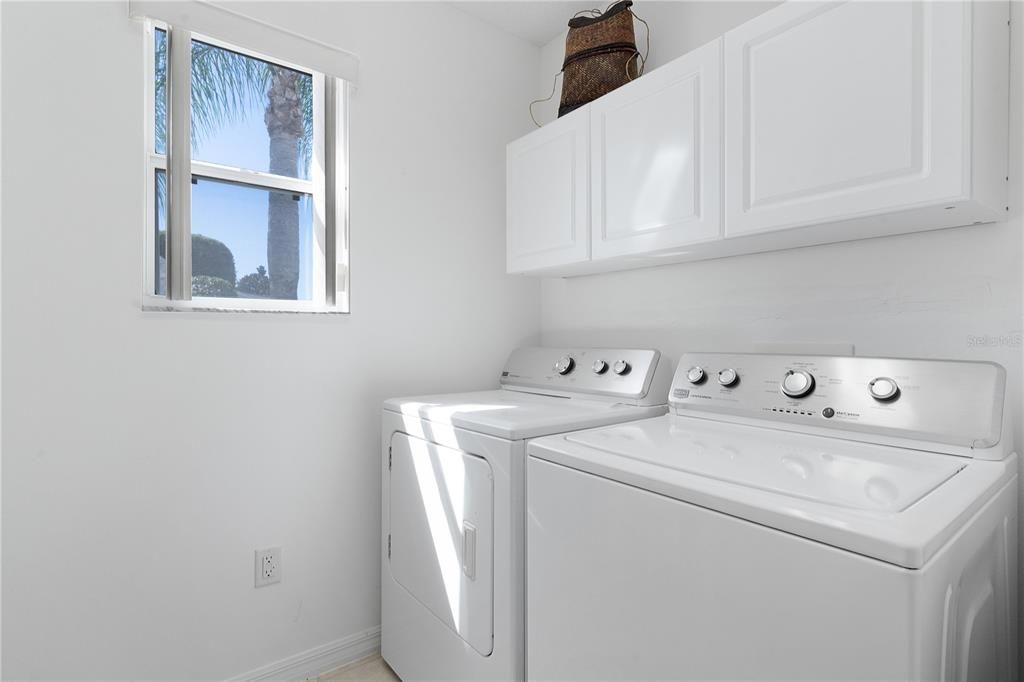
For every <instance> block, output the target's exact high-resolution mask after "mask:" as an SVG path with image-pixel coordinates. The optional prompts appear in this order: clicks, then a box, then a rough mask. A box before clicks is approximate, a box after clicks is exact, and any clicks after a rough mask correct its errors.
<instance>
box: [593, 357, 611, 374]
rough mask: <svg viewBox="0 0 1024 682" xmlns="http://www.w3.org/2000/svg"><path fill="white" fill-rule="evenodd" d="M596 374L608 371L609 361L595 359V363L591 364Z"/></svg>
mask: <svg viewBox="0 0 1024 682" xmlns="http://www.w3.org/2000/svg"><path fill="white" fill-rule="evenodd" d="M590 369H591V370H593V372H594V374H604V373H605V372H607V371H608V363H607V362H605V361H604V360H594V364H592V365H591V366H590Z"/></svg>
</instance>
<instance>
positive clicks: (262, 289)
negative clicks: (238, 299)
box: [238, 265, 270, 296]
mask: <svg viewBox="0 0 1024 682" xmlns="http://www.w3.org/2000/svg"><path fill="white" fill-rule="evenodd" d="M238 290H239V291H240V292H242V293H243V294H249V295H250V296H269V295H270V277H269V276H268V275H267V269H266V268H265V267H263V266H262V265H260V266H258V267H257V268H256V272H252V273H249V274H248V275H246V276H245V277H243V278H242V279H240V280H238Z"/></svg>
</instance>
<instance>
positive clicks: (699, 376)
mask: <svg viewBox="0 0 1024 682" xmlns="http://www.w3.org/2000/svg"><path fill="white" fill-rule="evenodd" d="M705 379H707V374H706V373H705V372H704V368H703V367H698V366H696V365H694V366H693V367H691V368H690V369H688V370H686V380H687V381H689V382H690V383H691V384H699V383H702V382H703V381H704V380H705Z"/></svg>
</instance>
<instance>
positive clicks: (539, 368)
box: [381, 348, 672, 680]
mask: <svg viewBox="0 0 1024 682" xmlns="http://www.w3.org/2000/svg"><path fill="white" fill-rule="evenodd" d="M671 380H672V369H671V367H669V363H668V361H667V360H666V359H665V358H663V357H662V356H661V354H660V353H659V352H658V351H656V350H630V349H568V348H560V349H554V348H523V349H519V350H516V351H515V352H513V353H512V355H511V357H510V358H509V359H508V362H507V363H506V364H505V367H504V369H503V371H502V372H501V376H500V378H499V379H498V382H497V384H498V385H499V387H500V388H499V389H497V390H490V391H481V392H473V393H457V394H449V395H428V396H420V397H413V398H395V399H392V400H388V401H386V402H385V403H384V411H383V427H382V455H383V456H382V466H383V470H382V481H383V490H382V494H383V508H382V521H383V523H382V554H381V566H382V570H381V589H382V604H381V653H382V655H383V657H384V660H386V661H387V662H388V664H389V665H390V666H391V667H392V668H393V669H394V670H395V672H396V673H397V674H398V675H399V676H400V677H401V678H402V679H408V680H413V679H433V680H442V679H445V680H448V679H475V680H479V679H503V680H517V679H523V677H524V675H525V619H524V603H525V594H524V589H525V587H524V561H525V560H524V536H523V527H524V514H525V500H524V489H523V488H524V477H525V469H526V445H527V443H528V442H529V441H530V439H532V438H536V437H539V436H545V435H550V434H555V433H565V432H569V431H575V430H578V429H585V428H591V427H596V426H601V425H608V424H617V423H622V422H627V421H631V420H636V419H645V418H649V417H652V416H656V415H661V414H665V413H666V412H667V411H668V406H667V395H668V387H669V385H670V383H671Z"/></svg>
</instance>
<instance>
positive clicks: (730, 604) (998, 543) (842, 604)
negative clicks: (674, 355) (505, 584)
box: [526, 353, 1017, 680]
mask: <svg viewBox="0 0 1024 682" xmlns="http://www.w3.org/2000/svg"><path fill="white" fill-rule="evenodd" d="M1004 389H1005V372H1004V370H1003V368H1002V367H999V366H998V365H995V364H991V363H978V362H953V361H933V360H904V359H883V358H859V357H824V356H810V357H807V356H802V357H797V356H785V355H752V354H751V355H748V354H715V353H692V354H687V355H684V356H683V357H682V358H681V359H680V363H679V368H678V370H677V372H676V376H675V379H674V382H673V385H672V392H671V395H670V405H671V412H670V413H669V414H667V415H664V416H661V417H657V418H653V419H647V420H644V421H639V422H631V423H629V424H622V425H618V426H610V427H605V428H599V429H593V430H587V431H582V432H577V433H572V434H565V435H558V436H551V437H547V438H541V439H537V440H535V441H533V442H532V443H531V444H530V446H529V448H528V454H529V457H528V463H527V531H526V532H527V618H528V627H527V632H528V636H527V673H528V677H529V678H531V679H566V678H576V679H616V678H617V679H624V678H628V679H787V680H788V679H818V680H834V679H890V680H897V679H898V680H906V679H913V680H922V679H943V680H1014V679H1016V644H1017V635H1016V626H1017V621H1016V603H1017V594H1016V588H1017V570H1016V561H1017V541H1016V538H1017V473H1016V472H1017V458H1016V455H1014V454H1011V451H1010V450H1011V443H1010V442H1009V439H1008V436H1007V435H1006V434H1007V433H1008V429H1007V428H1006V426H1007V425H1006V421H1007V420H1005V419H1004V415H1003V402H1004Z"/></svg>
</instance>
